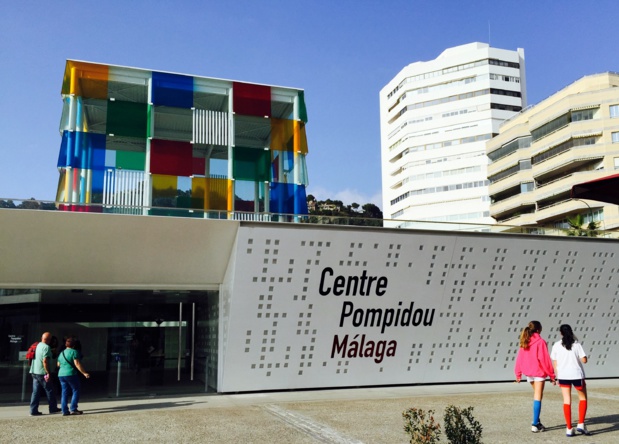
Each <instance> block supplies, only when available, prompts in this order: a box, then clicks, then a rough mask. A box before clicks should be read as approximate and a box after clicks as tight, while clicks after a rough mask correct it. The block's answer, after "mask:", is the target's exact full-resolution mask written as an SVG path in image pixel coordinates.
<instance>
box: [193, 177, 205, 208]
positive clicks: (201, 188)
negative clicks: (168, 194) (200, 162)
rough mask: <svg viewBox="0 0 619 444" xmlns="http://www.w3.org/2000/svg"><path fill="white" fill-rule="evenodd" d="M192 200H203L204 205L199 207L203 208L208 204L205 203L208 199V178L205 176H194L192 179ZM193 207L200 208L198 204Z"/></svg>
mask: <svg viewBox="0 0 619 444" xmlns="http://www.w3.org/2000/svg"><path fill="white" fill-rule="evenodd" d="M191 200H192V203H195V202H198V200H201V201H202V202H201V203H202V205H201V206H200V207H199V208H201V209H206V205H205V204H204V203H205V201H206V178H205V177H194V178H192V179H191ZM193 208H198V205H197V204H196V205H195V206H193Z"/></svg>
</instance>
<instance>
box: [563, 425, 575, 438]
mask: <svg viewBox="0 0 619 444" xmlns="http://www.w3.org/2000/svg"><path fill="white" fill-rule="evenodd" d="M565 435H566V436H569V437H572V436H576V430H574V427H572V428H571V429H567V430H566V431H565Z"/></svg>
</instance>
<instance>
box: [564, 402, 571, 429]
mask: <svg viewBox="0 0 619 444" xmlns="http://www.w3.org/2000/svg"><path fill="white" fill-rule="evenodd" d="M563 416H565V424H566V425H567V428H568V429H571V428H572V405H571V404H563Z"/></svg>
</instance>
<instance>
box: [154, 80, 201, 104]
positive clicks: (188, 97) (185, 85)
mask: <svg viewBox="0 0 619 444" xmlns="http://www.w3.org/2000/svg"><path fill="white" fill-rule="evenodd" d="M152 88H153V91H152V100H153V104H154V105H163V106H175V107H177V108H191V107H192V106H193V77H188V76H181V75H178V74H167V73H163V72H153V83H152Z"/></svg>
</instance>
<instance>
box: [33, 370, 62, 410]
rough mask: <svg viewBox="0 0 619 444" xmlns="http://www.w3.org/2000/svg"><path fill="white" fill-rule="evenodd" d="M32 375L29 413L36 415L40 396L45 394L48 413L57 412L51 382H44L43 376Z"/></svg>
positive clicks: (56, 403)
mask: <svg viewBox="0 0 619 444" xmlns="http://www.w3.org/2000/svg"><path fill="white" fill-rule="evenodd" d="M31 375H32V396H31V397H30V413H31V414H32V413H36V412H38V411H39V402H40V400H41V395H42V394H43V393H45V396H47V402H48V404H49V412H50V413H53V412H55V411H57V410H58V402H57V401H56V395H55V394H54V387H53V385H52V382H51V381H49V382H45V378H44V377H43V375H35V374H34V373H31Z"/></svg>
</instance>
